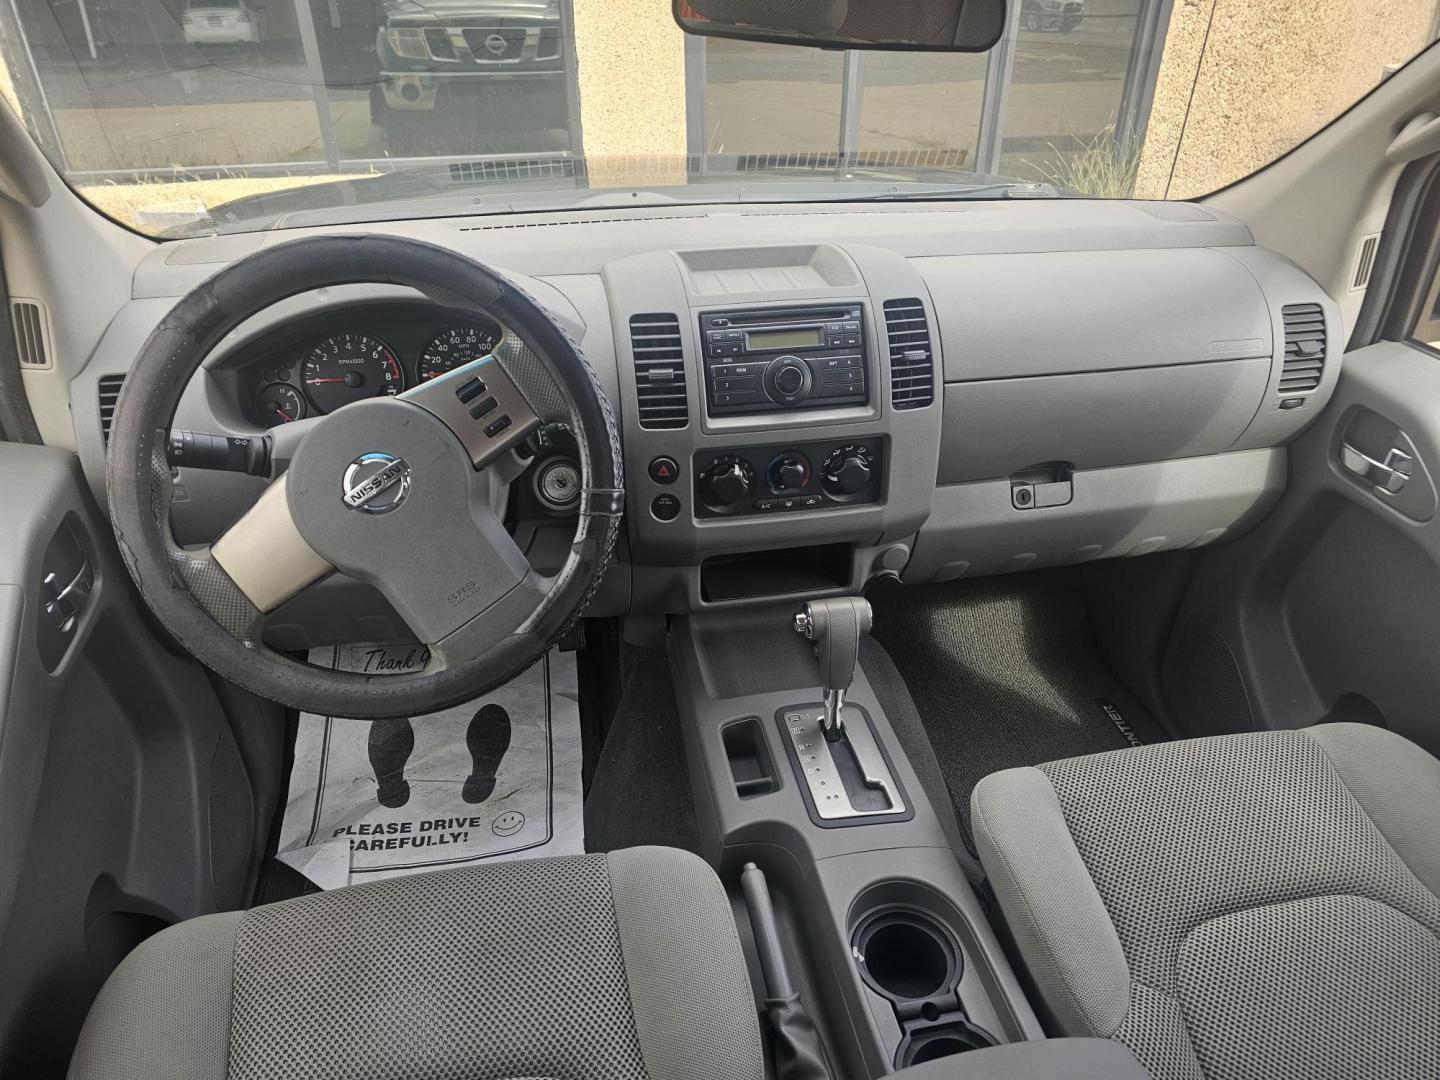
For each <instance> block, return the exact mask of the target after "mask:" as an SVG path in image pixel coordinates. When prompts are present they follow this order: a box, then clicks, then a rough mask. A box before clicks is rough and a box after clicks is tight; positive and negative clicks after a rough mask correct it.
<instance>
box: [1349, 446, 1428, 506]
mask: <svg viewBox="0 0 1440 1080" xmlns="http://www.w3.org/2000/svg"><path fill="white" fill-rule="evenodd" d="M1340 464H1342V465H1344V466H1345V469H1346V471H1347V472H1349V473H1350V474H1351V475H1352V476H1354V477H1356V478H1357V479H1359V480H1362V481H1363V482H1365V483H1367V484H1374V485H1375V486H1376V487H1377V488H1379V489H1380V490H1381V491H1383V492H1386V493H1387V494H1390V495H1398V494H1399V493H1400V492H1401V490H1403V489H1404V487H1405V485H1406V484H1407V483H1409V482H1410V474H1411V471H1412V469H1413V468H1414V459H1413V458H1411V456H1410V455H1409V454H1407V453H1405V451H1404V450H1399V449H1396V448H1394V447H1391V449H1390V451H1389V452H1388V453H1387V454H1386V455H1385V460H1384V461H1376V460H1375V459H1374V458H1372V457H1371V456H1370V455H1369V454H1366V453H1364V452H1363V451H1360V450H1356V449H1355V447H1353V446H1351V445H1350V444H1349V443H1341V444H1340Z"/></svg>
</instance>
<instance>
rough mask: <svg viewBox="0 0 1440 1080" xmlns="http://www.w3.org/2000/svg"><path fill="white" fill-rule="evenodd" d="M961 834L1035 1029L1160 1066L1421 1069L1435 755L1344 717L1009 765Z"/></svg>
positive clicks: (1439, 1001)
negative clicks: (1023, 983) (968, 837)
mask: <svg viewBox="0 0 1440 1080" xmlns="http://www.w3.org/2000/svg"><path fill="white" fill-rule="evenodd" d="M971 805H972V809H973V817H974V826H975V838H976V843H977V845H978V847H979V851H980V856H981V860H982V861H983V862H984V864H985V868H986V870H987V872H988V874H989V876H990V879H991V881H992V882H993V885H994V889H995V892H996V895H997V897H998V898H999V901H1000V906H1001V908H1002V909H1003V912H1004V915H1005V919H1006V921H1007V922H1008V924H1009V926H1010V929H1011V930H1012V932H1013V934H1014V937H1015V942H1016V945H1017V947H1018V949H1019V951H1020V953H1021V955H1022V956H1023V958H1024V960H1025V962H1026V964H1027V966H1028V968H1029V971H1030V974H1031V975H1032V976H1033V979H1034V982H1035V984H1036V987H1037V989H1038V991H1039V995H1040V997H1041V999H1042V1000H1043V1003H1044V1005H1045V1006H1046V1007H1047V1008H1048V1010H1049V1013H1050V1017H1051V1019H1052V1021H1053V1023H1054V1025H1055V1026H1056V1027H1057V1028H1058V1029H1059V1030H1060V1032H1062V1033H1063V1034H1065V1035H1077V1036H1079V1035H1085V1036H1097V1037H1100V1038H1109V1039H1114V1040H1116V1041H1118V1042H1120V1043H1123V1044H1124V1045H1126V1046H1128V1047H1129V1048H1130V1049H1131V1050H1132V1051H1134V1053H1135V1055H1136V1057H1138V1058H1139V1059H1140V1061H1141V1063H1142V1064H1143V1065H1145V1066H1146V1068H1148V1069H1149V1070H1150V1072H1151V1073H1152V1074H1153V1075H1155V1076H1157V1077H1166V1078H1174V1080H1191V1078H1193V1080H1210V1078H1219V1077H1225V1078H1255V1080H1278V1078H1283V1077H1305V1078H1307V1080H1318V1078H1328V1077H1335V1078H1339V1077H1362V1076H1363V1077H1367V1078H1374V1080H1390V1078H1393V1080H1402V1078H1404V1080H1413V1078H1415V1077H1421V1076H1431V1077H1433V1076H1440V899H1437V893H1440V761H1436V759H1435V758H1433V757H1431V756H1430V755H1429V754H1427V753H1426V752H1425V751H1423V750H1421V749H1420V748H1419V747H1417V746H1415V745H1414V744H1413V743H1410V742H1408V741H1406V740H1405V739H1403V738H1401V737H1400V736H1398V735H1395V734H1393V733H1391V732H1388V731H1384V730H1381V729H1379V728H1374V727H1367V726H1363V725H1358V724H1326V725H1321V726H1318V727H1314V728H1309V729H1306V730H1303V731H1271V732H1261V733H1250V734H1240V735H1222V736H1218V737H1215V738H1206V739H1194V740H1189V741H1184V742H1175V743H1166V744H1161V745H1153V746H1145V747H1141V748H1138V749H1132V750H1117V751H1114V752H1111V753H1104V754H1095V755H1091V756H1087V757H1077V758H1070V759H1068V760H1064V761H1054V762H1050V763H1048V764H1045V765H1040V766H1038V767H1036V768H1023V769H1009V770H1006V771H1004V772H1000V773H995V774H993V775H991V776H988V777H986V778H985V779H984V780H982V781H981V783H980V784H979V785H978V786H977V787H976V789H975V792H974V796H973V798H972V803H971Z"/></svg>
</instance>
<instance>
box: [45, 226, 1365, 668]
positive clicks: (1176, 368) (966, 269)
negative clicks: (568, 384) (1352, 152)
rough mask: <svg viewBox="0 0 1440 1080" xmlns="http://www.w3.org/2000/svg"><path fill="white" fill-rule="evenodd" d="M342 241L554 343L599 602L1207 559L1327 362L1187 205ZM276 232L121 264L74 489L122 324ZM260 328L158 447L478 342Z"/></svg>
mask: <svg viewBox="0 0 1440 1080" xmlns="http://www.w3.org/2000/svg"><path fill="white" fill-rule="evenodd" d="M367 228H369V229H373V230H374V231H379V232H384V231H396V232H403V233H404V234H405V235H412V236H416V237H417V238H420V239H424V240H427V241H429V242H432V243H437V244H441V245H443V246H447V247H450V248H452V249H454V250H457V251H461V252H463V253H464V254H467V255H469V256H471V257H472V258H475V259H478V260H479V261H481V262H484V263H487V264H489V265H491V266H493V267H496V268H499V269H501V271H502V272H503V273H504V274H505V275H506V276H507V277H510V278H511V279H512V280H513V281H515V283H516V284H517V285H519V286H521V287H523V288H525V289H526V290H527V291H528V292H529V293H530V294H531V295H532V296H534V297H535V298H536V299H537V300H539V301H540V302H541V303H542V304H543V306H544V307H545V308H546V309H547V310H548V311H549V312H550V313H551V314H552V315H553V317H554V318H555V319H556V320H557V322H559V323H560V324H561V325H562V326H563V328H564V329H565V331H566V332H567V333H568V334H569V335H570V336H571V337H572V338H573V339H574V340H575V341H577V342H578V343H579V344H580V346H581V350H582V352H583V353H584V354H585V356H586V358H587V359H588V360H589V361H590V363H591V365H592V367H593V369H594V371H595V374H596V377H597V379H598V380H599V382H600V384H601V386H602V388H603V389H604V390H605V392H606V394H607V396H608V397H609V399H610V401H611V403H612V405H613V406H614V408H615V412H616V416H617V421H618V423H619V425H620V429H621V441H622V450H623V453H624V465H625V526H624V530H623V535H622V538H621V543H620V546H619V548H618V550H617V558H616V562H615V564H614V566H613V567H612V569H611V570H610V572H609V573H608V574H607V575H606V578H605V580H604V583H603V585H602V588H601V591H600V593H599V594H597V597H596V599H595V601H594V602H593V605H592V609H591V610H592V611H593V612H595V613H599V614H620V613H630V614H650V615H659V614H664V613H670V612H688V611H697V610H703V609H706V608H711V607H717V606H734V605H745V604H758V603H769V602H774V601H776V600H778V599H782V598H784V599H790V598H807V597H813V596H824V595H845V594H851V593H854V592H857V591H859V590H860V589H862V588H863V587H864V585H865V582H866V581H868V580H869V579H871V578H873V577H875V576H876V575H878V574H893V575H898V576H901V577H902V578H903V579H904V580H906V581H912V582H926V581H943V580H948V579H952V578H956V577H962V576H971V577H973V576H980V575H987V574H996V573H1007V572H1011V571H1016V570H1022V569H1029V568H1039V567H1043V566H1050V565H1062V564H1073V563H1077V562H1084V561H1088V560H1091V559H1099V558H1115V557H1125V556H1134V555H1144V554H1148V553H1151V552H1156V551H1169V550H1178V549H1183V548H1197V547H1204V546H1206V545H1208V544H1213V543H1218V542H1223V541H1224V540H1226V539H1228V538H1230V537H1233V536H1236V535H1239V534H1240V533H1242V532H1243V531H1245V530H1246V529H1247V528H1249V527H1250V526H1251V525H1252V524H1253V523H1254V522H1255V521H1257V520H1259V519H1260V518H1261V517H1263V516H1264V515H1265V514H1266V513H1268V512H1269V509H1270V508H1271V507H1272V506H1273V505H1274V503H1275V501H1276V500H1277V499H1278V498H1279V495H1280V493H1281V492H1282V491H1283V489H1284V485H1285V483H1286V467H1287V462H1286V450H1285V446H1286V444H1287V443H1288V442H1289V441H1290V440H1291V439H1293V438H1294V436H1295V435H1296V434H1298V433H1299V432H1300V431H1301V430H1302V429H1303V428H1304V427H1305V426H1306V425H1308V424H1309V423H1310V422H1311V421H1312V420H1313V419H1314V418H1315V417H1316V415H1318V412H1319V411H1320V410H1321V409H1323V408H1324V406H1325V405H1326V403H1327V402H1328V400H1329V399H1330V397H1331V395H1332V393H1333V390H1334V386H1335V383H1336V380H1337V379H1338V378H1339V374H1340V365H1341V352H1342V348H1343V335H1344V327H1343V325H1342V323H1341V318H1340V312H1339V308H1338V306H1337V305H1336V304H1335V303H1334V302H1333V301H1332V300H1331V299H1330V298H1329V297H1328V296H1327V295H1326V294H1325V293H1324V292H1323V290H1322V289H1320V287H1319V286H1318V285H1317V284H1316V283H1315V282H1314V281H1313V280H1311V279H1310V278H1309V277H1308V276H1307V275H1306V274H1304V273H1303V272H1302V271H1301V270H1299V269H1298V268H1297V267H1295V266H1294V264H1292V263H1290V262H1289V261H1288V260H1285V259H1283V258H1281V257H1279V256H1277V255H1275V254H1273V253H1271V252H1268V251H1266V250H1264V249H1263V248H1261V247H1259V246H1257V245H1256V244H1255V242H1254V238H1253V237H1252V236H1251V234H1250V232H1249V230H1248V229H1247V228H1246V227H1245V226H1244V225H1243V224H1242V223H1240V222H1238V221H1236V220H1234V219H1232V218H1228V217H1226V216H1225V215H1223V214H1221V213H1218V212H1216V211H1212V210H1210V209H1209V208H1206V207H1201V206H1193V205H1190V204H1183V203H1182V204H1147V203H1141V202H1123V201H1085V200H1051V201H1042V202H1033V201H1032V202H1020V201H1008V202H1007V201H996V202H983V203H949V204H906V205H905V206H903V207H902V206H885V205H875V206H858V205H857V206H853V207H844V208H837V207H830V206H827V207H826V208H825V209H824V210H823V211H822V210H817V209H816V208H815V207H813V206H803V205H797V206H764V207H754V208H749V207H742V208H740V209H738V210H737V209H735V208H724V207H715V208H706V207H674V208H658V209H657V208H648V209H645V210H634V211H623V210H612V211H607V212H606V213H605V214H604V215H588V214H586V213H583V212H579V213H568V214H567V213H553V214H551V213H547V214H527V215H523V216H522V215H515V216H509V217H506V216H502V217H497V218H472V219H438V220H433V221H411V222H404V223H397V224H394V225H385V224H380V225H374V226H367ZM329 231H339V230H330V229H312V230H295V232H298V233H302V234H303V233H305V232H311V233H324V232H329ZM290 235H293V233H291V232H286V233H284V234H281V235H279V236H276V235H246V236H230V237H216V238H212V239H200V240H191V241H183V242H179V243H176V244H168V245H164V246H161V247H158V248H156V249H155V251H154V252H153V253H152V254H151V255H150V256H148V257H146V258H145V259H143V260H142V262H141V264H140V266H139V267H138V268H137V272H136V274H135V276H134V281H133V285H132V292H133V297H132V300H131V301H130V303H128V304H127V305H126V306H125V307H124V308H122V310H121V311H120V312H119V313H118V314H117V316H116V318H115V319H114V320H113V321H112V323H111V325H110V328H109V330H108V331H107V333H106V335H105V337H104V339H103V340H102V341H101V343H100V346H99V348H98V349H97V350H96V352H95V354H94V357H93V359H92V362H91V363H90V365H89V366H88V367H87V368H86V369H85V370H84V371H83V372H82V373H81V374H80V376H79V377H77V378H76V380H75V382H74V384H73V386H72V391H71V395H70V400H71V402H72V412H71V415H72V418H73V421H74V425H75V433H76V441H77V445H78V448H79V451H80V454H81V459H82V462H83V464H84V466H85V469H86V472H87V475H88V476H89V477H90V478H91V482H92V484H93V485H94V486H95V489H96V492H97V495H102V496H103V482H104V481H103V477H104V461H105V458H104V430H105V422H106V409H107V408H111V409H113V403H114V397H115V394H116V392H117V387H118V385H119V382H120V380H123V377H124V372H125V370H126V368H127V367H128V365H129V363H130V361H131V359H132V358H133V357H134V356H135V354H136V352H137V351H138V349H139V347H140V345H141V343H142V342H143V341H144V339H145V337H146V336H147V335H148V334H149V333H150V331H151V330H152V329H153V328H154V326H155V325H156V324H157V323H158V322H159V321H160V320H161V319H162V318H163V317H164V314H165V312H166V311H168V310H169V308H170V307H171V305H173V303H174V300H175V298H176V297H178V296H181V295H183V294H184V293H185V292H187V291H188V290H189V289H191V288H193V287H194V286H195V285H196V284H198V283H199V282H200V281H201V280H203V278H204V277H205V276H207V275H209V274H210V273H213V272H214V271H215V270H216V269H217V268H218V267H219V266H221V265H224V264H226V263H228V262H230V261H232V260H234V259H237V258H240V257H242V256H243V255H244V254H246V253H248V252H249V251H253V250H255V249H257V248H258V247H260V246H263V245H267V244H271V243H276V242H280V241H281V240H283V239H288V238H289V236H290ZM252 323H253V325H251V324H247V326H246V327H243V328H242V330H241V331H240V332H237V334H236V335H232V339H227V341H226V342H224V343H222V345H221V347H220V348H219V349H218V350H217V352H216V354H215V355H214V356H213V357H212V358H211V359H210V360H207V362H206V365H205V366H204V368H202V371H201V373H200V375H199V376H197V378H196V380H195V383H194V384H193V385H192V386H191V387H190V389H189V390H188V391H187V393H186V395H185V398H184V399H183V400H182V402H181V406H180V411H179V413H177V417H176V422H175V424H176V427H183V428H187V429H191V430H196V431H206V432H216V433H221V434H238V435H244V434H247V433H254V432H257V431H259V430H262V429H264V428H272V429H278V428H283V426H284V425H285V424H286V423H288V417H290V416H295V415H296V413H297V412H303V413H304V415H305V416H316V415H321V414H323V413H326V412H329V411H333V410H334V409H336V408H343V407H344V406H345V405H346V404H348V403H349V402H350V401H354V400H363V399H364V398H365V397H368V396H373V395H378V394H385V393H399V392H401V391H402V390H403V389H405V388H408V387H410V386H414V385H416V384H417V383H418V382H420V381H422V380H423V379H425V378H427V377H433V375H434V374H435V373H437V372H438V371H439V370H443V369H444V367H445V366H446V365H451V364H454V363H459V362H461V361H462V360H464V359H467V358H469V357H471V356H473V355H476V354H478V352H479V351H481V350H485V349H488V348H489V347H492V344H493V341H494V340H495V338H496V336H497V335H499V334H502V333H503V332H504V331H503V328H501V327H499V326H497V325H496V324H495V323H494V322H493V321H487V320H484V319H477V318H476V317H475V316H473V315H467V314H461V313H460V312H457V311H451V310H448V309H444V308H440V307H436V306H435V305H433V304H431V303H429V302H422V301H420V300H418V299H417V297H416V294H413V293H408V292H406V291H405V290H400V289H397V288H395V287H393V286H386V285H381V284H377V285H375V286H346V287H343V288H333V289H328V290H320V291H317V292H316V293H314V294H305V295H302V296H298V297H293V298H292V299H291V300H289V301H286V302H284V303H283V304H280V305H276V306H275V308H273V309H271V310H270V311H267V312H265V313H262V315H261V316H257V317H256V318H255V319H254V320H252ZM107 402H108V405H107ZM527 454H528V456H527V457H526V458H525V460H523V461H519V462H517V463H516V464H515V471H516V476H517V479H516V481H515V482H513V483H512V484H511V505H510V509H509V512H508V517H507V520H508V521H509V523H510V525H511V527H512V528H513V529H514V531H515V534H516V536H517V538H521V539H522V547H523V549H524V550H526V551H527V553H528V554H530V555H531V557H532V562H533V563H534V564H535V565H536V567H537V569H543V568H545V567H547V566H551V565H553V564H554V561H555V560H557V559H563V557H564V554H565V552H566V550H567V544H568V539H567V533H566V528H567V527H569V526H570V524H571V522H570V519H569V518H567V514H566V509H565V506H564V501H563V499H560V498H558V496H559V495H560V494H562V493H563V494H565V495H567V496H568V495H569V494H571V493H574V492H575V491H576V487H577V485H578V483H579V472H578V465H577V464H576V463H575V461H574V459H573V447H567V446H566V445H565V441H564V433H563V432H555V433H552V434H551V437H550V438H548V440H546V441H542V442H539V443H537V445H534V446H531V447H527ZM263 487H264V482H263V481H258V480H256V479H255V478H251V477H245V476H236V475H233V474H215V473H200V472H197V471H195V470H182V475H181V477H180V488H181V491H182V494H181V495H177V501H176V502H175V504H174V507H173V517H174V523H175V530H176V535H177V537H182V536H183V538H184V542H193V543H204V542H207V541H209V540H211V539H213V538H214V537H216V536H218V535H219V534H220V533H221V532H223V530H224V529H225V528H226V527H227V526H228V524H229V523H230V522H231V521H233V520H234V519H235V517H237V516H238V515H239V514H240V513H243V512H244V511H245V510H246V509H247V508H248V507H249V506H250V505H252V504H253V502H254V500H255V499H256V498H257V497H258V495H259V492H260V491H261V490H263ZM352 584H353V583H352ZM344 587H345V583H344V582H334V581H329V582H326V583H324V586H323V587H322V588H320V589H317V590H312V591H320V592H326V591H327V590H328V591H329V595H330V599H329V600H327V605H328V606H327V607H326V608H325V610H323V611H317V610H314V609H310V610H306V611H291V612H282V613H277V614H282V615H283V620H282V621H283V622H284V623H285V627H284V629H285V632H286V635H287V636H285V638H284V640H285V643H286V644H287V646H289V647H296V648H299V647H304V646H306V645H310V644H320V643H327V642H329V641H330V640H334V639H335V635H337V634H338V633H340V632H341V629H343V626H350V625H353V623H354V622H355V620H356V619H363V618H381V617H382V616H383V613H381V612H378V611H376V610H375V609H374V608H373V606H367V605H370V601H369V600H366V599H364V598H353V597H352V598H349V599H346V600H345V601H344V602H343V603H337V602H335V601H334V598H335V597H336V596H339V595H341V594H342V593H344ZM332 615H333V618H332V617H331V616H332ZM327 620H328V621H327ZM342 624H343V626H342ZM370 633H371V636H372V637H382V636H384V631H383V628H377V629H374V630H372V631H370Z"/></svg>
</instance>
